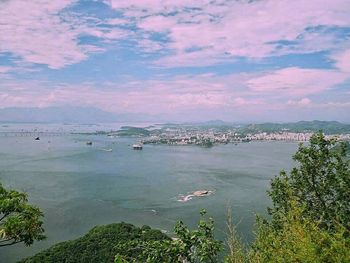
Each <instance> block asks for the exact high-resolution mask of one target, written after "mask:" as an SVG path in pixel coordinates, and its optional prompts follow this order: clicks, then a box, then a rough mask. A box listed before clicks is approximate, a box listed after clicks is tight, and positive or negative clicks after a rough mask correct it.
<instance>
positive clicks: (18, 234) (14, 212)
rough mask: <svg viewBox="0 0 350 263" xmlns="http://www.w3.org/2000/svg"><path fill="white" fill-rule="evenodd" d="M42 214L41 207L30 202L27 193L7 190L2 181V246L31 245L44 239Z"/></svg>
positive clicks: (0, 210) (0, 241) (0, 221)
mask: <svg viewBox="0 0 350 263" xmlns="http://www.w3.org/2000/svg"><path fill="white" fill-rule="evenodd" d="M42 216H43V213H42V212H41V211H40V209H39V208H37V207H35V206H32V205H29V204H28V199H27V195H26V194H25V193H20V192H18V191H15V190H6V189H5V188H4V187H3V186H2V184H1V183H0V247H4V246H11V245H14V244H17V243H24V244H25V245H26V246H29V245H31V244H33V242H34V241H35V240H42V239H44V238H45V236H44V234H43V233H44V229H43V227H42V224H43V222H42V221H41V218H42Z"/></svg>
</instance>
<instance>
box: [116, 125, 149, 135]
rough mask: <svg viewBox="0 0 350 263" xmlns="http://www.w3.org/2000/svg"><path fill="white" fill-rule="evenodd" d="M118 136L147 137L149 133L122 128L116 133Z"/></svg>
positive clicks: (144, 130)
mask: <svg viewBox="0 0 350 263" xmlns="http://www.w3.org/2000/svg"><path fill="white" fill-rule="evenodd" d="M116 134H117V135H118V136H139V137H141V136H149V135H150V134H151V132H150V131H149V130H147V129H145V128H139V127H130V126H123V127H121V129H120V130H118V131H117V132H116Z"/></svg>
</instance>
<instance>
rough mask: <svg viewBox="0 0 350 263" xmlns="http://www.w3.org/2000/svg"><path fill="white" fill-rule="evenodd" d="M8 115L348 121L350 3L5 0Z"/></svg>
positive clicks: (0, 13) (1, 82) (3, 73)
mask: <svg viewBox="0 0 350 263" xmlns="http://www.w3.org/2000/svg"><path fill="white" fill-rule="evenodd" d="M0 43H1V44H0V108H7V107H35V108H46V107H63V108H64V107H68V106H69V107H89V108H91V107H94V108H97V109H100V110H103V111H106V112H112V113H114V114H139V113H142V114H146V115H149V116H153V117H154V119H157V118H158V119H160V120H177V121H202V120H209V119H222V120H225V121H238V122H239V121H297V120H312V119H321V120H338V121H343V122H350V117H349V114H348V112H350V2H349V1H347V0H334V1H330V0H328V1H327V0H312V1H301V0H299V1H293V2H291V1H278V2H277V1H271V0H261V1H231V0H218V1H211V0H192V1H189V0H179V1H170V0H164V1H161V0H152V1H151V0H143V1H137V0H129V1H124V0H105V1H75V0H52V1H47V0H38V1H22V0H11V1H0Z"/></svg>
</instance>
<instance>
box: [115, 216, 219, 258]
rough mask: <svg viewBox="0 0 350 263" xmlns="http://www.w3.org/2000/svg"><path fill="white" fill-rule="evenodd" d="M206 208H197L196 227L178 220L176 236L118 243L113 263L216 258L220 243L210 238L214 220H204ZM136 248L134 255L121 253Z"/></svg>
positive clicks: (212, 237) (212, 236)
mask: <svg viewBox="0 0 350 263" xmlns="http://www.w3.org/2000/svg"><path fill="white" fill-rule="evenodd" d="M205 214H206V212H205V211H204V210H202V211H201V216H202V219H201V220H200V221H199V223H198V227H197V229H196V230H189V229H188V228H187V227H186V226H185V225H184V223H183V222H182V221H179V222H178V223H177V224H176V225H175V229H174V231H175V234H176V238H173V239H170V240H161V241H154V242H144V241H141V242H140V240H135V241H131V242H127V243H123V244H120V246H119V250H120V253H119V254H118V255H117V256H116V259H115V263H123V262H147V263H158V262H172V263H176V262H180V263H181V262H188V263H190V262H208V263H212V262H217V260H218V259H217V256H218V253H219V252H220V251H221V250H222V249H223V246H222V243H221V242H220V241H218V240H216V239H215V238H214V234H213V232H214V221H213V219H212V218H209V219H208V220H205V219H204V218H203V217H204V216H205ZM134 250H138V253H136V255H137V256H136V257H135V256H132V257H123V256H122V255H121V253H123V251H134Z"/></svg>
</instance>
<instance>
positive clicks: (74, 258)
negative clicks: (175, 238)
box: [20, 223, 169, 263]
mask: <svg viewBox="0 0 350 263" xmlns="http://www.w3.org/2000/svg"><path fill="white" fill-rule="evenodd" d="M163 240H164V241H165V240H169V238H168V237H167V236H166V235H164V234H163V233H162V232H161V231H159V230H153V229H151V228H150V227H147V226H143V227H141V228H139V227H135V226H133V225H131V224H127V223H118V224H110V225H105V226H97V227H94V228H93V229H91V230H90V231H89V232H88V233H87V234H86V235H85V236H83V237H81V238H78V239H76V240H71V241H66V242H62V243H59V244H56V245H54V246H52V247H51V248H49V249H47V250H44V251H42V252H40V253H38V254H36V255H35V256H33V257H29V258H27V259H24V260H22V261H20V262H22V263H34V262H35V263H44V262H50V263H51V262H52V263H53V262H55V263H63V262H72V263H89V262H91V263H96V262H103V263H105V262H113V261H114V257H115V255H116V254H121V255H123V256H125V257H131V256H138V254H140V253H141V252H142V251H139V250H134V249H132V248H131V247H130V249H128V250H127V249H125V250H121V249H120V246H121V244H128V243H130V242H146V243H147V242H148V243H150V242H154V241H163Z"/></svg>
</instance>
